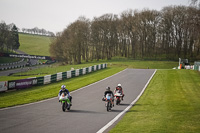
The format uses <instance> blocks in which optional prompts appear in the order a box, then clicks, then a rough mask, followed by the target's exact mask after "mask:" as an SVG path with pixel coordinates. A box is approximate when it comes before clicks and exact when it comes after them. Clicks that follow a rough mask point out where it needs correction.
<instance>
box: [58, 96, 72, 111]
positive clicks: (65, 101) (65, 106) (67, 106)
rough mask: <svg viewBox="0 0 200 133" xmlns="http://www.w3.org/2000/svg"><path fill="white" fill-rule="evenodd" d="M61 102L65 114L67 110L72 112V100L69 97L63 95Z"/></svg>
mask: <svg viewBox="0 0 200 133" xmlns="http://www.w3.org/2000/svg"><path fill="white" fill-rule="evenodd" d="M59 101H60V102H61V104H62V110H63V112H65V110H66V109H67V110H70V100H69V98H68V96H67V95H66V94H65V93H62V94H61V95H60V97H59Z"/></svg>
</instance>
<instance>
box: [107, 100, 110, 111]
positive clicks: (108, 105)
mask: <svg viewBox="0 0 200 133" xmlns="http://www.w3.org/2000/svg"><path fill="white" fill-rule="evenodd" d="M109 110H110V102H107V111H109Z"/></svg>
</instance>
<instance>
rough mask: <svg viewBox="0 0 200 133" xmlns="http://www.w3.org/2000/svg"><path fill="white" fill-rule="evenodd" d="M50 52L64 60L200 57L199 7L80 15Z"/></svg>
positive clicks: (61, 35)
mask: <svg viewBox="0 0 200 133" xmlns="http://www.w3.org/2000/svg"><path fill="white" fill-rule="evenodd" d="M50 54H51V56H52V57H54V58H56V59H57V60H58V61H62V62H65V63H66V64H71V63H78V64H80V63H81V61H82V60H85V61H89V60H99V59H108V60H109V59H111V58H112V57H113V56H121V57H128V58H133V59H155V60H160V59H163V58H164V59H167V60H177V59H178V58H179V57H180V58H189V59H191V60H198V59H200V10H199V8H197V7H192V6H188V7H187V6H167V7H164V8H163V9H162V10H161V11H156V10H149V9H143V10H141V11H138V10H127V11H124V12H122V13H121V14H120V15H116V14H104V15H102V16H100V17H94V19H93V20H92V21H90V20H89V19H87V18H85V17H83V16H81V17H79V18H78V19H77V20H76V21H75V22H73V23H71V24H69V25H68V26H67V28H66V29H64V31H63V32H61V33H59V34H57V35H56V39H55V40H54V41H53V42H52V44H51V45H50Z"/></svg>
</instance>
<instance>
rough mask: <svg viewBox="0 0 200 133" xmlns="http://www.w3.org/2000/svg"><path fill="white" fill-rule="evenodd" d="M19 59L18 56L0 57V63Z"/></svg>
mask: <svg viewBox="0 0 200 133" xmlns="http://www.w3.org/2000/svg"><path fill="white" fill-rule="evenodd" d="M17 61H20V59H19V58H9V57H0V64H3V63H12V62H17Z"/></svg>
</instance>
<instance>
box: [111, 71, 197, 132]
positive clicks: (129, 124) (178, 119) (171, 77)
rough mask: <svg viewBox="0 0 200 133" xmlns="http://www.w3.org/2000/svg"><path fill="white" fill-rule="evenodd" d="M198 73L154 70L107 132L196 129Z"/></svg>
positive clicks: (195, 130)
mask: <svg viewBox="0 0 200 133" xmlns="http://www.w3.org/2000/svg"><path fill="white" fill-rule="evenodd" d="M199 81H200V74H199V72H197V71H191V70H158V71H157V73H156V74H155V76H154V78H153V79H152V81H151V82H150V84H149V86H148V88H147V89H146V91H145V92H144V94H143V95H142V97H141V98H140V99H139V100H138V102H137V103H136V104H135V105H134V107H133V108H131V109H130V111H128V113H126V114H125V116H124V117H123V118H122V120H121V121H120V122H119V123H118V124H117V125H116V126H115V127H114V128H113V129H112V130H111V131H110V133H119V132H136V133H141V132H144V133H152V132H154V133H171V132H174V133H197V132H200V126H199V125H200V113H199V112H200V104H199V101H200V89H199V88H200V82H199Z"/></svg>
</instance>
